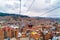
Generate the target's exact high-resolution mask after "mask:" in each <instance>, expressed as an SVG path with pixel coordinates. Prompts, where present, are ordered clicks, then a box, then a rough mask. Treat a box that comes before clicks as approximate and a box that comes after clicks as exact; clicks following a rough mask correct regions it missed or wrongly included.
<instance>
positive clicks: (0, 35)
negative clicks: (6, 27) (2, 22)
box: [0, 28, 4, 40]
mask: <svg viewBox="0 0 60 40" xmlns="http://www.w3.org/2000/svg"><path fill="white" fill-rule="evenodd" d="M0 40H4V31H3V30H2V29H1V28H0Z"/></svg>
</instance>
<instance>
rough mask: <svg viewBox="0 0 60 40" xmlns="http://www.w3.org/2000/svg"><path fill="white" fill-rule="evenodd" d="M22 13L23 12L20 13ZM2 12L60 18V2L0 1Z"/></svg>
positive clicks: (42, 0)
mask: <svg viewBox="0 0 60 40" xmlns="http://www.w3.org/2000/svg"><path fill="white" fill-rule="evenodd" d="M20 11H21V12H20ZM0 12H3V13H9V14H22V15H27V16H30V17H36V16H37V17H54V18H57V17H60V0H21V6H20V0H0Z"/></svg>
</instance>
